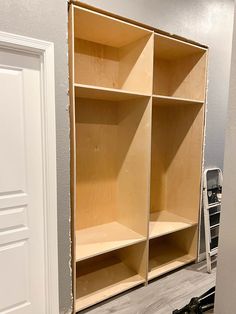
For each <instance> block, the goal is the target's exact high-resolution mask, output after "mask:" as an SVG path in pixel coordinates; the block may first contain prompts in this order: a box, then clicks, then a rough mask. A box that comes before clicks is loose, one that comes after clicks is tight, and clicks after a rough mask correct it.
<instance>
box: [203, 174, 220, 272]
mask: <svg viewBox="0 0 236 314" xmlns="http://www.w3.org/2000/svg"><path fill="white" fill-rule="evenodd" d="M210 171H217V172H218V178H217V179H218V185H219V186H221V187H222V184H223V175H222V171H221V169H220V168H207V169H205V171H204V177H203V194H202V195H203V199H202V203H203V211H204V225H205V245H206V259H207V271H208V273H211V257H212V256H214V255H216V254H217V252H218V247H214V248H212V249H211V242H212V236H211V230H213V229H216V228H217V227H219V226H220V220H219V222H218V223H214V224H213V225H211V223H210V217H212V216H213V214H210V211H209V210H210V209H211V208H214V207H217V206H221V199H220V200H218V202H215V203H209V199H208V180H207V177H208V176H207V175H208V173H209V172H210ZM216 213H217V214H219V219H220V211H217V212H216ZM216 213H214V215H215V214H216Z"/></svg>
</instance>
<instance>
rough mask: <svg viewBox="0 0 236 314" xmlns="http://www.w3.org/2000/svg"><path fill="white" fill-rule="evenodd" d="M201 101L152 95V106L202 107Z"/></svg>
mask: <svg viewBox="0 0 236 314" xmlns="http://www.w3.org/2000/svg"><path fill="white" fill-rule="evenodd" d="M203 103H204V102H203V101H201V100H194V99H186V98H179V97H171V96H162V95H153V105H158V106H174V105H176V106H178V105H202V104H203Z"/></svg>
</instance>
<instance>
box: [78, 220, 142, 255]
mask: <svg viewBox="0 0 236 314" xmlns="http://www.w3.org/2000/svg"><path fill="white" fill-rule="evenodd" d="M145 240H146V238H145V237H143V236H141V235H140V234H139V233H137V232H135V231H133V230H131V229H129V228H127V227H126V226H124V225H122V224H120V223H118V222H110V223H107V224H102V225H98V226H94V227H90V228H85V229H82V230H78V231H76V260H77V261H81V260H84V259H86V258H90V257H93V256H97V255H99V254H103V253H106V252H109V251H113V250H116V249H119V248H122V247H125V246H129V245H131V244H135V243H138V242H142V241H145Z"/></svg>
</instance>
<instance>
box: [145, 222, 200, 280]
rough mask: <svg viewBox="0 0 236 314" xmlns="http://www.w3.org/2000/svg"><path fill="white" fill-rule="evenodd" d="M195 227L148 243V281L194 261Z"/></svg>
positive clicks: (195, 247) (195, 245)
mask: <svg viewBox="0 0 236 314" xmlns="http://www.w3.org/2000/svg"><path fill="white" fill-rule="evenodd" d="M196 255H197V227H196V226H195V227H191V228H188V229H185V230H181V231H178V232H174V233H172V234H168V235H165V236H162V237H159V238H156V239H152V240H150V242H149V267H148V268H149V269H148V279H149V280H151V279H153V278H156V277H158V276H161V275H163V274H165V273H167V272H169V271H172V270H174V269H176V268H179V267H181V266H184V265H186V264H188V263H190V262H192V261H194V260H195V259H196Z"/></svg>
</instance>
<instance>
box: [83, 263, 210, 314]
mask: <svg viewBox="0 0 236 314" xmlns="http://www.w3.org/2000/svg"><path fill="white" fill-rule="evenodd" d="M215 275H216V269H215V268H213V271H212V274H208V273H207V272H206V267H205V262H203V263H200V264H195V265H190V266H188V267H186V268H183V269H180V270H178V271H176V272H173V273H171V274H169V275H167V276H163V277H162V278H159V279H158V280H153V281H152V282H151V283H150V284H149V285H148V286H147V287H141V288H140V287H138V288H136V289H134V290H131V291H129V292H126V293H123V294H121V295H119V296H117V297H114V298H111V299H110V300H109V301H106V302H102V303H100V304H98V305H96V306H94V307H91V308H90V309H87V310H84V311H81V312H80V313H81V314H85V313H88V314H113V313H117V314H118V313H119V314H172V311H173V310H175V309H179V308H181V307H182V306H184V305H186V304H187V303H188V302H189V301H190V299H191V298H192V297H195V296H199V295H201V294H202V293H204V292H205V291H206V290H208V289H210V288H211V287H212V286H214V285H215ZM209 313H211V312H209Z"/></svg>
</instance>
